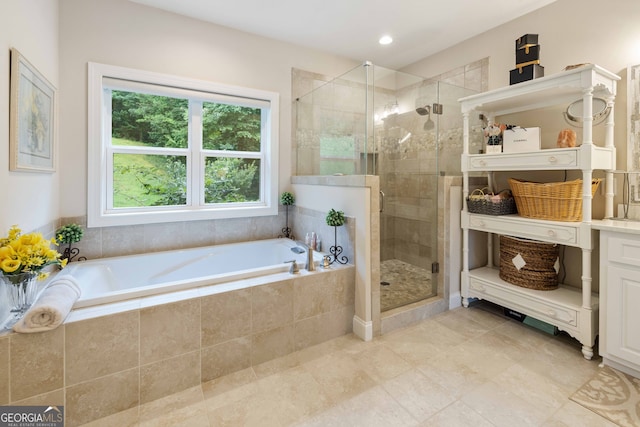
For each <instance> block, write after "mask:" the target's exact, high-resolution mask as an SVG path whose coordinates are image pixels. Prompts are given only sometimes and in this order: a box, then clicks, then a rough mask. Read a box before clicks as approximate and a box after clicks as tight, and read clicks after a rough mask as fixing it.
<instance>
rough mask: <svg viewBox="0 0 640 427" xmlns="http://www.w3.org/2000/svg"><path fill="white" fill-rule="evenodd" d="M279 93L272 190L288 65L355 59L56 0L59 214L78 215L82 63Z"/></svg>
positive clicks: (286, 135) (157, 15)
mask: <svg viewBox="0 0 640 427" xmlns="http://www.w3.org/2000/svg"><path fill="white" fill-rule="evenodd" d="M89 61H92V62H99V63H106V64H112V65H118V66H124V67H131V68H137V69H143V70H150V71H154V72H160V73H168V74H174V75H179V76H184V77H190V78H196V79H204V80H209V81H214V82H220V83H225V84H232V85H239V86H246V87H251V88H257V89H263V90H270V91H275V92H278V93H279V94H280V174H279V182H280V185H279V186H280V191H284V190H285V189H287V188H288V187H289V179H290V175H291V163H292V160H291V151H292V148H291V131H290V129H291V126H290V124H291V68H292V67H297V68H303V69H310V70H316V71H318V72H322V73H326V74H328V75H338V74H340V73H343V72H344V71H346V70H348V69H350V68H352V67H353V66H355V65H356V64H357V62H356V61H353V60H349V59H346V58H340V57H336V56H333V55H329V54H325V53H322V52H317V51H313V50H311V49H308V48H303V47H299V46H295V45H291V44H286V43H282V42H278V41H274V40H269V39H265V38H263V37H258V36H254V35H250V34H247V33H243V32H240V31H236V30H231V29H228V28H225V27H221V26H217V25H213V24H209V23H205V22H202V21H198V20H194V19H190V18H186V17H181V16H178V15H175V14H171V13H168V12H164V11H161V10H157V9H153V8H149V7H147V6H142V5H139V4H136V3H132V2H129V1H127V0H60V76H61V81H60V87H61V91H62V92H63V96H61V102H60V110H61V114H60V117H61V133H60V136H61V140H62V141H63V144H62V147H61V148H62V149H61V157H62V161H61V170H62V171H63V173H62V176H61V180H62V182H61V185H62V187H63V188H73V189H74V190H73V191H64V192H62V194H61V216H62V217H76V216H82V215H85V214H86V191H87V189H86V180H87V161H86V157H87V144H88V143H91V141H87V124H86V122H87V121H86V117H87V84H86V79H87V77H86V76H87V62H89Z"/></svg>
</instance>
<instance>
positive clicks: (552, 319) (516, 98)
mask: <svg viewBox="0 0 640 427" xmlns="http://www.w3.org/2000/svg"><path fill="white" fill-rule="evenodd" d="M617 80H620V77H618V76H617V75H616V74H614V73H611V72H609V71H607V70H605V69H603V68H601V67H599V66H597V65H585V66H582V67H579V68H576V69H573V70H570V71H563V72H561V73H558V74H555V75H550V76H547V77H542V78H539V79H534V80H531V81H527V82H523V83H519V84H516V85H513V86H509V87H504V88H500V89H496V90H493V91H489V92H484V93H480V94H477V95H473V96H469V97H466V98H462V99H460V104H461V106H462V114H463V120H464V135H463V143H464V149H463V154H462V173H463V189H462V191H463V197H464V199H465V200H466V198H467V197H468V195H469V173H470V172H492V171H535V170H538V171H539V170H579V171H582V179H583V199H582V217H583V220H582V222H562V221H544V220H536V219H530V218H522V217H520V216H518V215H505V216H490V215H479V214H472V213H469V212H468V211H467V205H466V203H464V205H463V206H464V207H463V211H462V214H461V215H462V216H461V222H462V229H463V234H462V236H463V242H462V245H463V246H462V248H463V249H462V252H463V253H462V255H463V270H462V277H461V279H462V289H461V291H462V298H463V305H464V306H465V307H468V306H469V300H470V299H471V298H479V299H486V300H488V301H492V302H494V303H496V304H499V305H502V306H504V307H508V308H511V309H513V310H516V311H518V312H520V313H524V314H526V315H529V316H531V317H534V318H536V319H539V320H542V321H544V322H547V323H549V324H552V325H554V326H556V327H558V329H560V330H564V331H566V332H567V333H569V334H570V335H571V336H573V337H574V338H576V339H577V340H578V341H580V342H581V343H582V353H583V355H584V357H585V358H586V359H591V358H592V357H593V345H594V343H595V339H596V336H597V335H598V309H599V307H598V296H597V295H595V294H593V293H592V290H591V284H592V268H591V252H592V251H593V246H594V231H593V229H592V227H591V216H592V214H591V202H592V195H591V179H592V172H593V170H595V169H599V170H600V169H601V170H605V171H606V173H605V183H604V185H605V195H606V207H605V216H606V217H611V216H613V170H615V168H616V149H615V147H614V144H613V124H614V123H613V116H614V114H613V102H614V99H615V95H616V82H617ZM580 97H582V100H583V106H584V108H583V117H582V120H583V122H582V123H583V129H582V144H581V145H580V146H579V147H574V148H559V149H546V150H539V151H533V152H527V153H501V154H469V126H470V123H469V117H470V114H472V113H482V114H484V115H485V116H486V117H487V118H488V119H489V122H492V121H493V120H494V118H495V117H496V116H501V115H505V114H511V113H518V112H523V111H528V110H533V109H538V108H544V107H550V106H552V105H558V104H562V103H565V104H569V103H571V102H573V101H575V100H577V99H579V98H580ZM594 97H599V98H602V99H605V100H606V101H607V104H608V105H609V106H610V107H611V112H610V114H609V116H608V117H607V119H606V122H605V141H604V144H602V145H601V146H597V145H595V144H594V143H593V137H592V136H593V132H592V131H593V119H592V114H593V112H592V105H593V98H594ZM469 230H478V231H484V232H487V233H492V234H504V235H510V236H516V237H523V238H529V239H535V240H540V241H545V242H550V243H558V244H561V245H567V246H574V247H577V248H580V249H581V250H582V288H581V289H577V288H575V287H570V286H565V285H562V284H561V285H560V286H559V288H558V289H556V290H552V291H537V290H531V289H526V288H522V287H519V286H516V285H512V284H509V283H507V282H505V281H503V280H501V279H500V278H499V277H498V269H497V268H494V267H493V256H492V254H493V250H492V247H491V245H492V243H491V242H492V239H491V238H489V239H487V240H488V242H489V244H488V246H489V247H488V262H487V266H485V267H481V268H476V269H473V270H470V269H469ZM489 237H491V236H489Z"/></svg>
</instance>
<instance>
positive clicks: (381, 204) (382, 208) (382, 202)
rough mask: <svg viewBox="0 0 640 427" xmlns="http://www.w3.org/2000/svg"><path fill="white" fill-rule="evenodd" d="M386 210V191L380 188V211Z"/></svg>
mask: <svg viewBox="0 0 640 427" xmlns="http://www.w3.org/2000/svg"><path fill="white" fill-rule="evenodd" d="M383 211H384V193H383V192H382V190H380V212H383Z"/></svg>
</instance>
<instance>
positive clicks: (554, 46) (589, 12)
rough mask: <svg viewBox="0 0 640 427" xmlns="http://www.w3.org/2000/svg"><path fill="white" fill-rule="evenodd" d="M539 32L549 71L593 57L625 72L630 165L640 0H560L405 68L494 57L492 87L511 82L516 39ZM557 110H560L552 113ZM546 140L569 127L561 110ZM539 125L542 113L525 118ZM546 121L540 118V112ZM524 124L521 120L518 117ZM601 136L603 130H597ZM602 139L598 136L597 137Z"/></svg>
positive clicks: (426, 71) (620, 139) (622, 137)
mask: <svg viewBox="0 0 640 427" xmlns="http://www.w3.org/2000/svg"><path fill="white" fill-rule="evenodd" d="M527 33H535V34H539V43H540V45H541V50H540V58H541V65H543V66H544V67H545V75H551V74H555V73H558V72H560V71H562V69H563V68H564V67H565V66H567V65H570V64H579V63H584V62H590V63H595V64H598V65H600V66H601V67H604V68H606V69H608V70H610V71H613V72H614V73H617V74H618V75H620V76H621V77H622V81H621V82H620V84H619V85H618V96H617V98H616V105H615V108H616V115H615V120H616V132H615V140H616V147H617V148H618V156H617V160H618V161H617V163H618V168H624V167H625V166H626V144H627V136H626V82H625V78H626V68H627V66H629V65H632V64H638V63H640V2H639V1H635V0H610V1H607V2H602V1H599V0H558V1H556V2H555V3H552V4H550V5H548V6H546V7H543V8H541V9H539V10H537V11H535V12H532V13H529V14H527V15H525V16H523V17H521V18H518V19H515V20H513V21H511V22H508V23H506V24H504V25H501V26H499V27H497V28H495V29H493V30H490V31H487V32H485V33H483V34H481V35H479V36H477V37H474V38H473V39H470V40H467V41H465V42H462V43H459V44H458V45H456V46H454V47H452V48H450V49H447V50H445V51H443V52H440V53H438V54H436V55H433V56H431V57H429V58H425V59H423V60H421V61H418V62H416V63H414V64H412V65H410V66H408V67H406V68H405V69H403V71H406V72H409V73H413V74H418V75H426V76H431V75H436V74H440V73H444V72H447V71H449V70H454V69H456V68H459V67H463V66H464V65H465V64H466V63H468V62H471V61H474V60H478V59H481V58H484V57H489V89H496V88H499V87H503V86H508V85H509V70H511V69H513V68H515V52H514V49H515V40H516V39H517V38H518V37H520V36H521V35H523V34H527ZM551 114H554V113H551ZM558 118H560V119H559V120H555V121H553V122H552V123H551V124H550V125H547V127H546V131H547V132H548V133H547V134H546V135H545V133H544V132H545V128H544V127H543V129H542V130H543V135H542V136H543V146H544V145H545V141H544V140H545V139H546V141H547V145H548V146H550V145H555V141H556V135H557V132H558V130H560V129H561V128H562V127H567V125H566V123H564V121H563V120H562V119H561V115H559V114H555V115H554V116H553V117H550V116H544V123H545V124H547V123H550V120H553V119H558ZM522 120H523V124H524V125H530V126H533V125H535V124H528V123H535V121H536V119H535V118H534V119H532V118H531V117H529V118H524V119H522ZM537 120H538V126H540V124H539V122H540V118H539V117H538V118H537ZM516 124H519V123H516ZM596 137H597V135H596ZM596 143H598V141H596Z"/></svg>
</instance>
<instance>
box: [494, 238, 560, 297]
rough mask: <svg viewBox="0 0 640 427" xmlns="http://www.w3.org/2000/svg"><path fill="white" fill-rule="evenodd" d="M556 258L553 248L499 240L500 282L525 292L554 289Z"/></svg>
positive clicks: (539, 244) (528, 242)
mask: <svg viewBox="0 0 640 427" xmlns="http://www.w3.org/2000/svg"><path fill="white" fill-rule="evenodd" d="M558 256H559V248H558V245H556V244H553V243H544V242H538V241H535V240H527V239H518V238H515V237H509V236H500V274H499V275H500V278H501V279H502V280H504V281H505V282H509V283H511V284H513V285H517V286H520V287H523V288H528V289H536V290H540V291H549V290H553V289H556V288H557V287H558V272H557V271H556V267H555V265H556V262H557V260H558Z"/></svg>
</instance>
